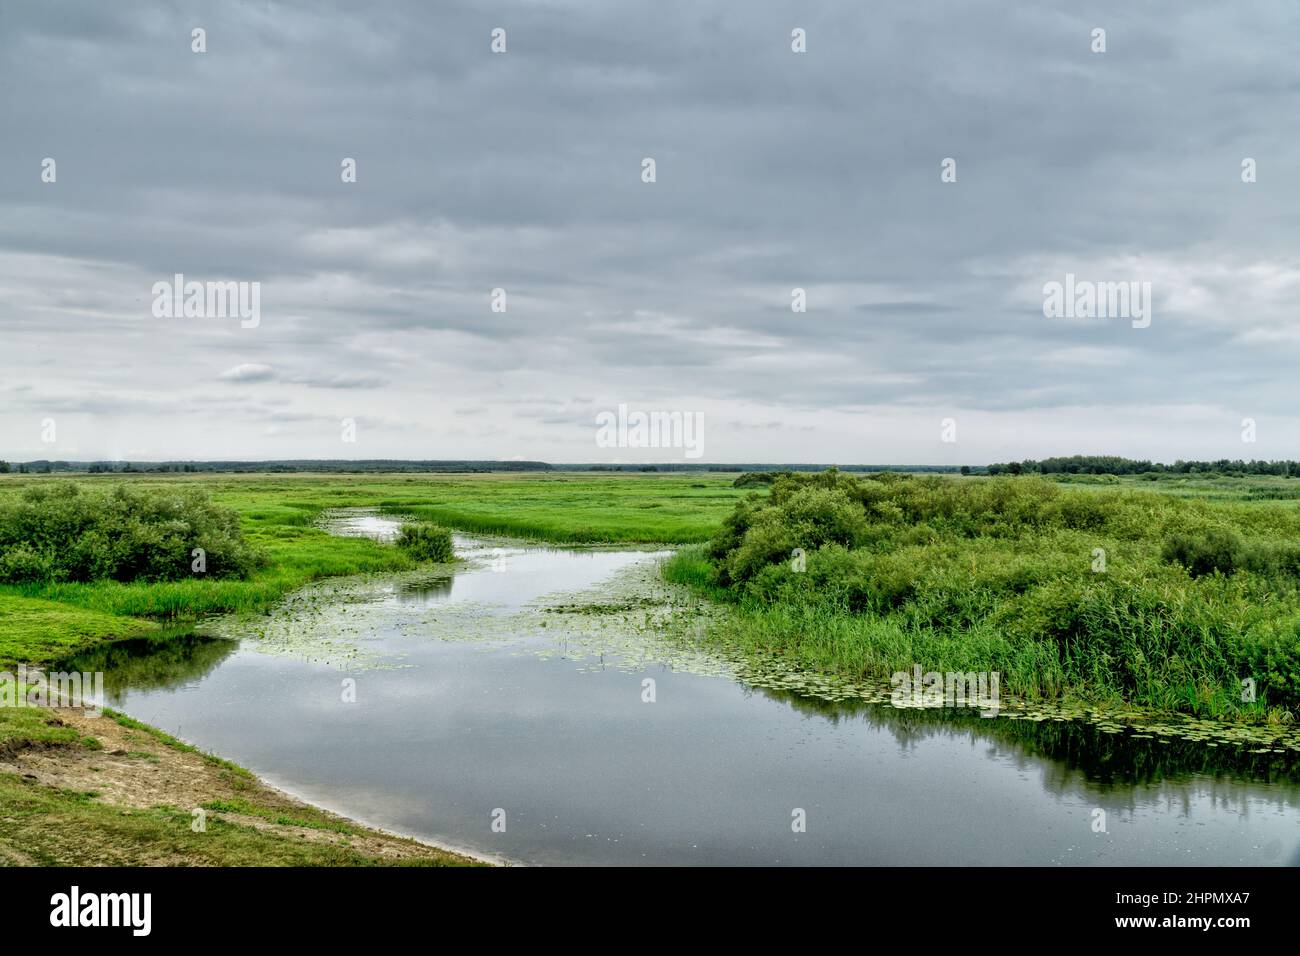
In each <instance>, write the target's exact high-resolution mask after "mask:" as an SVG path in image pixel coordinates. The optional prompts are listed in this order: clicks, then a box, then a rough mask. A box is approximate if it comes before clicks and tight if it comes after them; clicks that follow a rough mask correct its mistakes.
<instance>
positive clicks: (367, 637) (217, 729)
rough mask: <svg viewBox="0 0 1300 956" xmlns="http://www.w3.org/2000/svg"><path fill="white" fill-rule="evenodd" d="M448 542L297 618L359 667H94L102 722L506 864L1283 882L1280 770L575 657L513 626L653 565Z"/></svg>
mask: <svg viewBox="0 0 1300 956" xmlns="http://www.w3.org/2000/svg"><path fill="white" fill-rule="evenodd" d="M392 528H393V523H392V522H391V521H389V520H388V519H383V518H379V517H375V516H365V515H362V516H354V517H351V518H348V519H346V520H345V521H344V522H342V523H341V524H340V525H339V527H338V529H337V530H341V531H342V532H344V533H350V534H365V535H371V536H375V537H378V538H380V539H385V538H387V537H389V536H391V532H392ZM457 541H458V552H468V553H471V554H472V555H473V556H474V563H473V565H472V567H471V568H470V569H469V570H464V571H460V572H457V573H456V574H455V575H454V577H451V578H445V579H442V580H437V579H431V580H427V581H423V582H419V581H416V582H412V581H402V582H400V583H393V584H391V585H387V586H384V585H382V584H381V585H375V586H371V587H370V589H369V590H363V591H361V592H359V593H353V594H351V595H349V596H347V597H340V598H339V599H338V600H337V601H335V600H332V599H331V598H329V597H328V591H327V592H324V593H325V595H326V596H325V597H324V598H320V599H314V600H312V601H310V602H305V603H304V604H303V605H302V611H301V613H299V612H298V611H297V610H296V609H295V610H291V612H290V616H292V617H294V618H295V619H296V618H301V619H302V621H303V623H302V624H301V630H302V632H303V634H304V635H305V636H306V638H307V644H308V645H311V644H313V643H314V642H316V641H317V639H320V640H332V641H337V642H338V647H340V648H341V647H343V646H345V645H347V644H349V643H351V644H354V645H356V646H357V647H359V648H360V649H361V652H362V653H360V654H359V655H358V656H357V657H355V658H349V659H344V660H343V663H344V664H345V665H346V666H342V667H341V666H340V663H339V662H337V661H330V662H328V663H326V662H325V661H323V660H319V659H312V658H313V656H316V657H319V655H313V654H310V653H307V654H304V653H296V650H297V649H298V648H299V647H300V644H299V643H295V642H293V641H288V642H287V643H286V642H285V641H283V640H280V636H279V635H278V634H276V633H268V632H267V630H266V628H265V627H263V626H262V625H261V624H260V623H259V622H258V621H253V622H250V623H246V624H243V625H239V627H238V628H236V633H237V636H238V637H239V639H238V640H200V639H194V640H186V641H182V642H179V643H174V644H171V645H168V646H166V647H164V648H155V649H148V650H141V649H139V648H129V647H122V648H118V649H116V650H115V651H113V652H111V653H110V654H108V655H107V656H106V657H105V658H104V659H103V661H102V662H101V663H102V664H103V665H104V666H105V667H106V669H107V670H108V681H109V686H110V691H111V692H112V693H111V696H112V697H113V698H114V706H117V707H119V708H120V709H123V710H125V711H126V712H127V713H129V714H130V715H131V716H133V717H136V718H139V719H140V720H144V721H147V722H148V723H151V724H154V725H156V726H158V727H161V728H162V729H164V730H166V731H169V732H171V733H173V734H176V735H178V736H180V737H182V738H184V739H186V740H188V741H191V742H192V743H194V744H197V745H198V746H200V747H202V748H203V749H205V750H209V751H212V752H215V753H218V754H221V755H222V756H225V757H228V758H230V759H232V760H235V761H237V762H238V763H241V764H243V765H244V766H247V767H249V768H250V769H251V770H253V771H254V772H256V773H257V774H259V775H260V776H262V777H263V778H264V779H266V780H268V781H269V782H271V783H272V784H274V785H277V786H279V787H282V788H283V789H285V790H288V791H290V792H292V793H294V794H296V795H299V796H301V797H303V798H304V799H306V800H309V801H311V802H313V803H316V804H319V805H322V806H325V807H328V808H330V809H332V810H336V811H338V812H340V813H343V814H346V815H348V816H351V817H354V818H357V819H359V820H363V821H365V822H367V823H370V824H373V825H377V826H381V827H384V828H386V829H391V830H395V831H399V832H402V833H408V834H411V835H414V836H418V837H422V838H426V839H430V840H434V841H437V842H441V843H444V844H448V845H452V846H456V847H460V848H464V849H467V850H470V851H472V852H479V853H482V854H485V855H491V856H493V857H497V858H502V859H508V860H512V861H517V862H523V863H540V864H557V863H587V864H939V865H988V864H999V865H1000V864H1042V865H1080V864H1082V865H1097V864H1100V865H1123V864H1156V865H1161V864H1174V865H1177V864H1198V865H1205V864H1258V865H1300V785H1298V784H1297V782H1296V780H1297V775H1296V773H1295V772H1294V771H1295V766H1294V763H1292V764H1290V765H1289V766H1287V767H1286V768H1285V769H1284V770H1283V771H1282V772H1278V771H1277V765H1276V764H1273V765H1272V769H1270V770H1267V771H1266V770H1261V769H1260V766H1259V764H1258V763H1246V762H1243V760H1242V759H1238V758H1237V757H1236V756H1234V755H1233V754H1232V753H1229V752H1228V751H1227V750H1226V749H1224V748H1220V749H1221V750H1224V752H1223V753H1217V752H1215V751H1213V750H1210V749H1207V748H1205V747H1204V745H1201V744H1192V743H1190V742H1175V743H1173V744H1169V743H1165V744H1157V742H1155V741H1142V740H1132V739H1130V738H1128V737H1118V738H1117V737H1115V736H1114V735H1106V734H1102V733H1099V732H1097V731H1096V730H1095V729H1093V728H1091V727H1089V726H1087V725H1083V724H1061V723H1048V724H1033V723H1031V722H1026V721H1008V720H1006V719H992V720H982V719H980V718H978V717H972V716H971V715H970V714H969V713H968V712H966V711H960V712H959V711H952V710H949V711H942V710H940V711H915V710H909V711H899V710H895V709H893V708H891V707H889V706H887V705H867V704H857V705H843V704H840V705H836V704H829V703H825V702H822V701H818V700H815V699H812V698H806V697H800V696H798V695H795V694H782V693H776V692H770V691H759V690H756V689H754V688H749V687H746V686H743V685H742V684H740V683H738V682H737V681H735V680H734V679H731V678H728V677H725V676H721V677H720V676H701V675H700V674H698V673H691V672H685V671H682V670H680V669H677V668H676V667H675V666H673V665H672V664H670V663H666V662H660V663H650V664H648V665H647V664H645V663H644V662H643V661H639V662H637V663H636V664H635V665H633V666H628V664H627V662H626V661H625V660H620V659H619V655H616V654H615V655H610V654H606V655H604V656H603V657H585V656H584V655H583V654H582V652H581V649H579V650H578V651H576V652H575V651H574V649H573V648H571V647H568V646H567V645H566V646H563V647H557V643H563V642H562V641H561V640H560V639H559V638H557V637H556V632H555V630H554V629H553V628H547V627H543V626H541V623H538V620H539V619H544V617H545V615H534V616H533V617H531V618H530V617H528V616H527V615H523V616H522V617H521V616H520V612H522V611H526V610H527V609H528V608H530V607H532V606H533V605H534V604H536V602H538V601H540V600H542V599H543V598H546V597H548V596H552V597H551V600H554V597H553V596H554V595H556V594H557V593H559V594H563V593H564V592H583V591H590V590H591V589H593V588H599V587H600V586H601V584H602V582H605V581H607V580H608V579H610V578H611V576H615V575H617V574H619V573H620V572H626V571H627V570H628V569H629V568H633V566H635V565H638V564H642V563H645V562H650V563H653V562H655V561H657V560H659V558H660V557H662V555H657V554H653V553H649V552H645V551H572V550H554V549H547V548H526V547H520V546H502V545H493V544H491V543H488V542H483V541H479V540H475V539H470V538H458V539H457ZM520 622H524V623H520ZM529 622H532V623H529ZM596 626H598V627H599V626H600V625H599V622H597V624H596ZM227 630H228V628H227ZM339 656H340V658H343V657H344V655H343V653H342V651H340V655H339ZM647 677H649V678H653V680H654V681H655V701H654V702H653V703H646V702H644V701H643V700H642V696H643V684H642V682H643V680H644V679H645V678H647ZM345 678H350V679H352V680H355V682H356V685H355V687H356V691H355V696H356V700H355V702H354V703H345V702H344V701H343V696H344V694H343V682H344V679H345ZM1270 777H1271V778H1272V779H1269V778H1270ZM796 808H798V809H801V810H803V811H804V813H805V815H806V820H807V825H806V832H802V833H797V832H793V829H792V820H793V819H794V817H793V812H794V811H795V809H796ZM498 809H499V810H504V811H505V821H506V827H505V832H504V833H501V832H494V830H493V828H492V822H493V815H494V811H497V810H498ZM1098 809H1100V810H1103V811H1104V812H1105V825H1106V830H1105V832H1094V826H1095V822H1094V821H1096V820H1097V819H1098V816H1097V815H1096V813H1095V811H1096V810H1098ZM498 817H499V814H498Z"/></svg>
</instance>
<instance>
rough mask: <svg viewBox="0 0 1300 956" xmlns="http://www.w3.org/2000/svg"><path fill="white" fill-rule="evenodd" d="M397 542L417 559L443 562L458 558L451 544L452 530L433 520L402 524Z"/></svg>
mask: <svg viewBox="0 0 1300 956" xmlns="http://www.w3.org/2000/svg"><path fill="white" fill-rule="evenodd" d="M396 543H397V546H398V547H399V548H401V549H402V550H403V551H405V552H406V553H407V554H409V555H410V556H411V557H412V558H414V559H415V560H417V561H434V562H436V563H439V564H443V563H446V562H447V561H454V560H455V559H456V553H455V551H453V550H452V546H451V532H450V531H448V530H447V529H446V528H444V527H442V525H437V524H434V523H433V522H431V521H412V522H408V523H406V524H404V525H402V529H401V531H399V532H398V534H397V542H396Z"/></svg>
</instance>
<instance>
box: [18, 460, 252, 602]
mask: <svg viewBox="0 0 1300 956" xmlns="http://www.w3.org/2000/svg"><path fill="white" fill-rule="evenodd" d="M195 549H202V551H203V556H202V557H203V567H204V571H203V572H202V573H204V574H205V575H206V576H208V577H214V578H231V577H234V578H242V577H246V576H247V575H248V574H249V572H251V571H252V570H253V569H254V568H256V567H257V566H259V565H260V564H261V562H262V558H261V556H260V555H259V554H258V552H257V551H256V550H255V549H254V548H253V547H251V546H250V545H249V543H248V542H247V541H245V539H244V535H243V532H242V531H241V530H240V526H239V518H238V516H237V515H236V514H235V512H233V511H231V510H230V509H227V508H220V507H217V506H216V505H214V504H212V502H211V501H210V500H209V499H208V497H207V495H206V494H204V493H203V492H201V491H198V490H196V489H174V490H173V489H169V490H167V491H165V492H164V491H158V490H150V491H140V490H135V489H133V488H131V487H129V486H126V485H119V486H117V487H115V488H113V489H112V490H111V491H106V492H105V491H84V490H82V488H81V487H80V486H79V485H76V484H67V483H59V484H54V485H38V486H33V487H30V488H27V489H25V490H24V491H23V493H22V496H21V497H20V498H18V499H17V500H15V501H12V502H6V503H4V504H3V505H0V583H5V584H24V583H55V582H63V581H74V582H85V581H98V580H102V579H111V580H115V581H174V580H178V579H180V578H187V577H191V576H193V575H194V574H196V572H195V570H194V563H195V559H196V556H195V554H194V551H195Z"/></svg>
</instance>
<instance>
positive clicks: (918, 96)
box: [0, 0, 1300, 464]
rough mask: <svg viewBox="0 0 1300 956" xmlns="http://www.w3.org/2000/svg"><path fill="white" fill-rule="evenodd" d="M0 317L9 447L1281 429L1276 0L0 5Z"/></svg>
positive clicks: (839, 456) (273, 446)
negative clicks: (607, 422)
mask: <svg viewBox="0 0 1300 956" xmlns="http://www.w3.org/2000/svg"><path fill="white" fill-rule="evenodd" d="M200 27H201V28H203V29H204V30H205V31H206V46H207V52H205V53H195V52H193V51H192V43H193V40H192V31H193V30H194V29H195V28H200ZM497 27H500V28H503V29H505V31H506V49H507V52H506V53H504V54H500V53H494V52H493V51H492V49H491V42H492V39H491V33H492V30H493V29H494V28H497ZM1098 27H1100V28H1104V29H1105V31H1106V36H1105V43H1106V51H1105V52H1104V53H1096V52H1093V46H1094V45H1095V41H1094V39H1093V36H1092V31H1093V30H1094V28H1098ZM795 28H801V29H803V30H805V31H806V37H807V40H806V44H807V52H806V53H795V52H792V50H791V43H792V40H791V31H792V30H794V29H795ZM348 157H350V158H354V159H355V160H356V163H357V181H356V182H355V183H344V182H342V181H341V178H342V177H341V164H342V161H343V160H344V158H348ZM647 157H650V158H653V159H654V160H655V164H656V169H655V172H656V181H655V182H653V183H645V182H643V181H642V161H643V159H645V158H647ZM949 157H951V158H953V159H955V160H956V172H957V180H956V182H942V181H941V175H940V174H941V162H942V161H943V160H944V159H945V158H949ZM1247 157H1249V158H1252V159H1254V160H1255V161H1256V168H1257V181H1256V182H1253V183H1244V182H1243V181H1242V161H1243V159H1245V158H1247ZM46 158H52V159H54V160H55V163H56V166H55V174H56V178H55V181H54V182H52V183H50V182H43V181H42V168H43V160H45V159H46ZM175 273H182V274H184V276H185V278H186V280H197V281H201V282H207V281H239V282H258V283H260V296H261V303H260V321H259V322H258V324H257V326H256V327H255V328H244V327H241V323H240V321H239V320H238V319H237V318H221V317H213V316H206V317H191V318H183V317H180V318H177V317H172V318H158V317H155V315H154V314H153V309H152V305H153V299H154V295H153V291H152V290H153V287H154V284H155V283H157V282H160V281H170V280H171V278H172V276H173V275H174V274H175ZM1067 273H1073V274H1074V275H1076V276H1077V277H1078V278H1079V279H1083V280H1091V281H1116V282H1118V281H1138V282H1149V283H1150V284H1151V296H1152V308H1151V322H1150V325H1149V327H1146V328H1135V327H1134V324H1133V323H1132V322H1130V321H1129V320H1128V319H1127V318H1122V317H1121V318H1113V317H1112V318H1085V319H1078V318H1048V317H1045V316H1044V312H1043V302H1044V295H1043V286H1044V284H1045V283H1048V282H1051V281H1064V278H1065V275H1066V274H1067ZM796 287H799V288H803V289H805V290H806V293H807V312H805V313H796V312H793V311H792V310H791V290H792V289H793V288H796ZM494 288H503V289H505V290H506V294H507V308H506V311H505V312H493V311H492V310H491V307H490V295H491V292H492V290H493V289H494ZM0 327H2V333H3V339H2V343H0V369H2V370H3V379H2V380H0V395H2V396H3V406H2V410H0V457H4V458H8V459H11V460H12V459H32V458H51V459H57V458H62V459H93V458H102V457H108V458H125V459H136V460H140V459H162V458H301V457H322V458H377V457H400V458H532V459H543V460H550V461H572V462H577V461H616V460H637V459H640V458H647V459H658V460H681V458H682V457H683V455H682V452H681V451H680V450H673V449H665V450H652V451H649V452H644V453H642V452H638V451H637V450H635V449H618V448H613V449H607V448H601V447H598V446H597V444H596V435H597V428H596V416H597V415H598V414H599V413H600V412H601V411H604V410H607V409H613V408H615V407H616V406H617V405H618V404H620V403H626V404H627V405H628V406H629V407H630V408H632V409H642V410H646V411H652V410H663V411H682V412H701V413H703V414H704V420H705V433H704V434H705V438H704V453H703V458H702V459H701V460H704V461H732V462H735V461H801V462H841V463H853V462H870V463H883V462H896V463H954V464H960V463H973V464H977V463H984V462H987V461H991V460H993V461H999V460H1006V459H1010V458H1024V457H1043V456H1046V455H1051V454H1073V453H1112V454H1125V455H1130V456H1135V457H1153V458H1158V459H1163V460H1172V459H1174V458H1177V457H1208V458H1217V457H1230V458H1237V457H1244V458H1251V457H1259V458H1275V457H1291V458H1298V457H1300V402H1297V398H1298V397H1300V389H1298V388H1297V381H1298V380H1300V374H1298V370H1300V6H1298V5H1297V4H1296V3H1295V2H1293V0H1278V2H1259V0H1251V2H1248V3H1245V4H1224V3H1221V2H1220V3H1196V2H1185V0H1178V2H1172V0H1171V2H1149V3H1141V4H1133V3H1128V2H1125V3H1114V4H1107V3H1089V4H1078V3H1067V2H1043V0H1034V2H1013V0H1001V2H996V3H984V2H971V0H962V2H950V3H939V2H932V0H908V2H903V0H898V2H886V3H872V4H864V3H859V2H848V0H845V2H838V3H832V2H817V3H807V2H804V3H799V2H793V0H791V2H785V3H776V2H767V0H745V2H743V3H731V4H723V3H716V2H711V0H656V2H654V3H622V2H619V3H616V2H597V0H526V2H506V0H502V2H492V3H476V4H470V3H460V2H447V0H437V2H430V0H425V2H412V3H395V2H376V3H355V2H349V3H330V2H322V0H312V2H302V3H270V2H259V3H222V4H211V3H208V4H199V3H195V4H186V3H143V2H120V3H116V2H115V3H102V2H91V0H84V2H76V3H68V2H59V0H39V2H28V0H5V2H4V3H3V4H2V5H0ZM1245 418H1251V419H1254V421H1255V423H1256V426H1255V427H1256V436H1257V441H1256V442H1255V443H1253V444H1250V443H1246V442H1243V440H1242V431H1243V429H1242V420H1243V419H1245ZM344 419H352V420H353V421H354V422H355V423H356V427H355V437H356V440H355V442H345V441H344V440H343V438H344V430H343V428H342V425H341V423H342V421H343V420H344ZM944 419H952V420H953V421H954V422H955V437H956V441H955V442H945V441H943V438H944V437H945V436H944V434H943V427H942V423H943V420H944ZM51 422H52V423H53V428H51V427H50V423H51ZM50 437H52V438H53V439H54V440H53V441H44V440H43V438H50ZM947 437H953V435H952V431H951V430H950V431H949V434H948V436H947Z"/></svg>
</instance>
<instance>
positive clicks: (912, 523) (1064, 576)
mask: <svg viewBox="0 0 1300 956" xmlns="http://www.w3.org/2000/svg"><path fill="white" fill-rule="evenodd" d="M1098 483H1099V484H1101V483H1103V482H1098ZM1298 542H1300V513H1297V512H1296V511H1295V510H1294V509H1293V508H1291V507H1290V506H1285V507H1283V506H1277V507H1274V506H1271V505H1270V506H1255V505H1251V506H1249V507H1241V506H1237V505H1222V504H1211V503H1207V502H1203V501H1186V500H1182V499H1178V498H1173V497H1168V496H1164V495H1160V494H1154V493H1151V492H1146V491H1129V490H1112V489H1109V488H1100V487H1098V488H1087V489H1083V488H1080V489H1070V488H1066V487H1061V486H1060V485H1059V484H1057V483H1056V482H1053V481H1049V480H1046V479H1043V478H1041V477H1039V476H1020V477H996V478H989V479H978V480H954V479H949V478H943V477H935V476H907V475H898V474H880V475H869V476H864V477H855V476H851V475H846V474H843V473H839V472H836V471H834V470H833V469H832V470H831V471H827V472H822V473H818V474H796V475H784V476H779V477H777V478H776V480H775V481H774V482H773V484H772V490H771V493H770V495H768V496H766V497H761V496H759V495H750V496H748V497H747V498H746V499H744V500H743V501H741V502H739V503H738V504H737V506H736V508H735V510H734V511H733V512H732V514H731V515H730V516H728V517H727V518H726V519H725V520H724V522H723V524H722V526H721V528H720V529H719V530H718V532H717V534H716V535H715V536H714V537H713V539H712V540H711V541H710V542H709V544H708V546H707V548H706V549H704V550H703V551H702V552H701V553H700V555H699V558H698V559H697V560H699V561H707V565H708V566H711V568H712V577H711V579H710V581H709V586H710V588H713V589H719V590H718V591H717V593H719V594H721V595H723V596H727V597H730V598H731V599H732V600H734V601H735V602H737V603H738V604H739V605H740V606H741V607H740V614H741V617H740V619H741V620H743V621H744V622H746V623H745V625H744V627H746V628H749V631H748V632H747V633H749V635H750V636H749V638H748V639H751V640H752V641H753V642H754V643H755V644H756V645H758V646H761V647H764V648H770V647H778V646H779V647H781V649H782V651H783V653H787V654H792V655H796V656H807V657H808V658H809V662H810V663H812V664H815V665H816V666H822V667H825V666H832V667H842V668H844V669H846V670H849V671H856V673H857V674H858V675H862V674H864V673H865V674H866V675H867V676H877V677H880V676H882V674H883V675H884V676H887V675H888V673H889V672H890V670H891V669H897V668H898V667H899V666H903V667H910V666H911V665H912V663H913V662H920V663H924V664H925V665H926V666H927V667H931V668H933V669H937V670H944V669H951V670H961V671H969V670H1000V671H1002V672H1003V673H1004V676H1005V677H1006V679H1007V684H1006V685H1004V689H1005V690H1006V691H1007V692H1009V693H1014V694H1019V695H1023V696H1027V697H1034V696H1040V695H1044V696H1059V695H1060V694H1062V693H1066V692H1070V693H1079V694H1082V695H1083V696H1085V697H1090V698H1095V699H1113V698H1116V697H1119V698H1122V699H1125V700H1130V701H1135V702H1139V703H1145V704H1148V705H1150V706H1154V707H1158V708H1162V709H1174V710H1189V711H1193V712H1199V713H1208V714H1214V715H1222V714H1226V713H1232V712H1239V711H1241V710H1242V709H1243V707H1245V708H1246V709H1249V707H1252V706H1254V705H1248V704H1243V702H1242V701H1241V699H1240V687H1241V681H1242V680H1243V679H1244V678H1252V679H1254V680H1255V682H1256V684H1257V687H1258V692H1259V700H1260V701H1261V706H1262V707H1265V708H1269V709H1280V712H1281V713H1283V714H1292V715H1297V714H1300V543H1298ZM795 549H802V551H803V553H804V558H805V560H804V562H803V565H802V567H803V570H802V571H801V570H800V565H799V564H797V563H792V560H791V559H792V556H793V552H794V551H795ZM1098 549H1100V550H1101V551H1102V552H1104V553H1105V561H1104V563H1099V561H1098ZM692 568H693V570H692V575H693V577H692V580H697V579H698V578H699V576H700V573H701V572H700V571H699V570H698V569H696V568H695V566H694V565H692ZM810 627H815V628H816V631H815V632H813V631H810V630H809V628H810ZM737 633H739V632H737ZM1284 719H1285V718H1284Z"/></svg>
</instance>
